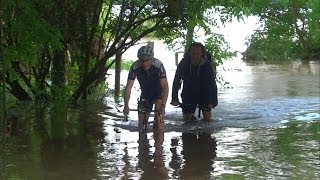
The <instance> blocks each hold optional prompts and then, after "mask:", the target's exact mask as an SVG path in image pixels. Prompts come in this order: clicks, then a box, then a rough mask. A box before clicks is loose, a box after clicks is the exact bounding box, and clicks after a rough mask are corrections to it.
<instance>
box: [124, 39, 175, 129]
mask: <svg viewBox="0 0 320 180" xmlns="http://www.w3.org/2000/svg"><path fill="white" fill-rule="evenodd" d="M153 54H154V53H153V47H151V46H149V45H146V46H142V47H141V48H140V49H139V50H138V60H136V61H135V62H134V63H133V64H132V65H131V67H130V70H129V75H128V80H127V84H126V87H125V90H124V108H123V113H124V114H129V111H130V108H129V99H130V95H131V89H132V87H133V84H134V81H135V79H136V78H137V79H138V82H139V84H140V89H141V94H140V100H139V102H138V118H139V128H140V129H141V127H142V126H143V122H145V121H144V118H147V119H146V120H148V118H149V116H150V112H151V111H152V109H153V106H154V110H155V113H154V114H155V115H154V124H153V127H154V129H164V122H163V114H164V109H165V106H166V102H167V98H168V92H169V88H168V81H167V76H166V71H165V68H164V66H163V64H162V62H161V61H160V60H159V59H157V58H154V56H153ZM141 109H143V110H141ZM145 113H146V114H147V115H146V116H145Z"/></svg>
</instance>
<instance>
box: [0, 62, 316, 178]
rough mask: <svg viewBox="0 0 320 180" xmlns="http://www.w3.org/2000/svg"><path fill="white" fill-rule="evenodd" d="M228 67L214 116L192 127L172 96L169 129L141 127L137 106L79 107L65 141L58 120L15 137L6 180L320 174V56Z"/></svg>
mask: <svg viewBox="0 0 320 180" xmlns="http://www.w3.org/2000/svg"><path fill="white" fill-rule="evenodd" d="M226 65H227V66H228V67H233V68H232V70H230V71H221V72H220V73H221V74H222V75H223V77H224V79H225V80H226V81H227V82H229V83H228V84H227V85H226V86H225V87H220V88H219V89H220V92H219V96H218V97H219V105H218V106H217V108H215V109H214V110H213V111H212V113H213V117H214V121H213V122H211V123H202V122H196V123H195V124H183V123H182V122H181V110H180V109H179V108H174V107H173V106H170V105H169V102H170V100H171V97H169V99H168V104H167V108H166V116H165V122H166V131H165V132H164V133H158V132H153V131H152V125H151V124H150V126H149V128H148V131H147V132H146V133H139V131H138V129H137V120H136V117H137V114H136V112H131V113H130V119H129V121H128V122H123V118H122V114H121V113H119V112H117V110H116V109H115V108H112V109H107V108H106V107H105V106H103V105H101V106H98V107H97V106H92V105H90V104H88V105H87V107H77V108H75V109H72V110H70V117H69V118H68V122H67V123H66V124H65V126H64V130H63V135H64V136H63V138H52V137H53V135H52V133H53V131H52V130H51V131H50V128H51V129H52V128H53V127H54V126H53V125H54V124H52V122H51V123H48V124H47V125H46V126H44V127H46V128H48V129H47V130H44V131H45V132H42V133H41V131H40V130H39V129H37V126H36V123H35V122H33V123H34V124H33V126H32V128H31V129H30V130H29V131H28V133H26V134H23V133H18V134H17V135H14V136H11V137H10V138H8V140H7V146H6V149H5V150H4V151H2V154H1V162H0V163H1V169H0V170H1V171H0V172H1V176H0V178H2V179H61V180H62V179H320V97H319V94H320V64H319V62H311V63H310V64H301V63H293V64H288V65H247V64H244V63H242V62H229V64H228V63H227V64H226ZM235 69H238V70H235ZM167 71H168V78H169V79H168V80H169V83H170V84H171V83H172V79H173V75H174V69H173V68H172V69H170V68H168V70H167ZM110 80H111V82H110V83H111V84H112V79H110ZM122 80H123V82H122V84H124V82H125V80H126V72H123V75H122ZM170 95H171V93H170ZM138 96H139V92H138V93H134V94H132V97H131V101H130V103H131V104H130V106H131V108H134V107H135V105H136V101H135V100H136V99H137V98H138ZM104 104H106V105H108V106H109V107H114V106H117V105H116V104H115V103H114V101H113V99H111V98H110V99H109V98H106V99H105V102H104ZM120 109H121V108H120ZM110 113H112V114H110ZM151 120H152V118H151ZM44 134H45V135H44Z"/></svg>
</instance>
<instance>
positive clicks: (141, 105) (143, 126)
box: [124, 99, 163, 131]
mask: <svg viewBox="0 0 320 180" xmlns="http://www.w3.org/2000/svg"><path fill="white" fill-rule="evenodd" d="M151 107H152V105H150V104H149V103H148V101H147V100H146V99H141V100H139V99H138V109H130V111H138V121H139V122H138V123H139V125H138V126H139V129H140V131H144V130H147V125H148V120H149V117H150V113H154V115H159V116H160V122H161V123H162V122H163V115H162V114H161V113H158V111H156V110H151V111H148V109H150V108H151ZM124 116H125V117H124V121H128V114H124ZM153 128H155V122H154V126H153Z"/></svg>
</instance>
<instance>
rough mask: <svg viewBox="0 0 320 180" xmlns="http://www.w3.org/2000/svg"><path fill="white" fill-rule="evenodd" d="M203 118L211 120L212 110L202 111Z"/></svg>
mask: <svg viewBox="0 0 320 180" xmlns="http://www.w3.org/2000/svg"><path fill="white" fill-rule="evenodd" d="M202 115H203V120H204V121H206V122H209V121H211V120H212V119H211V111H202Z"/></svg>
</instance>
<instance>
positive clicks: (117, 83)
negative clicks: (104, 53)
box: [114, 52, 122, 97]
mask: <svg viewBox="0 0 320 180" xmlns="http://www.w3.org/2000/svg"><path fill="white" fill-rule="evenodd" d="M121 57H122V54H121V53H119V52H118V53H116V65H115V82H114V96H115V97H119V95H120V77H121V76H120V75H121Z"/></svg>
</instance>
